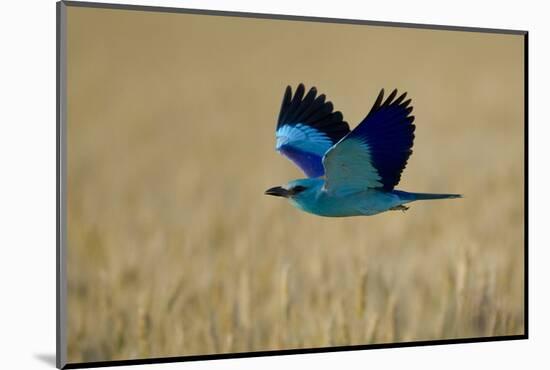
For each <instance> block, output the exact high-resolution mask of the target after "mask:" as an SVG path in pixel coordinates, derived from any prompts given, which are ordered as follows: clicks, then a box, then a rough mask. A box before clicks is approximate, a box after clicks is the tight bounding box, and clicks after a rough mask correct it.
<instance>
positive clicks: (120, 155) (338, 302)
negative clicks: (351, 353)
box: [67, 7, 525, 362]
mask: <svg viewBox="0 0 550 370" xmlns="http://www.w3.org/2000/svg"><path fill="white" fill-rule="evenodd" d="M299 82H304V83H305V84H306V87H310V86H312V85H314V86H317V88H318V89H319V91H320V92H321V93H325V94H327V96H328V98H329V100H331V101H332V102H333V103H334V105H335V107H336V109H338V110H341V111H342V112H343V114H344V117H345V119H346V120H347V121H348V122H349V123H350V126H351V127H355V125H357V123H358V122H359V121H360V120H361V119H362V118H363V117H364V115H365V114H366V113H367V112H368V110H369V109H370V107H371V105H372V103H373V102H374V99H375V98H376V95H377V94H378V92H379V89H380V88H386V91H388V90H391V89H393V88H394V87H396V88H399V89H400V90H401V91H408V92H409V95H410V97H412V99H413V105H414V109H415V110H414V115H415V116H416V122H415V123H416V125H417V130H416V140H415V146H414V153H413V155H412V157H411V159H410V160H409V164H408V166H407V168H406V170H405V172H404V174H403V176H402V181H401V183H400V184H399V186H398V188H399V189H403V190H408V191H422V192H449V193H462V194H464V195H465V198H464V199H460V200H449V201H434V202H423V203H420V202H419V203H413V204H412V205H411V209H410V210H409V211H407V212H406V213H402V212H387V213H385V214H381V215H378V216H374V217H359V218H344V219H329V218H321V217H316V216H312V215H308V214H305V213H302V212H300V211H298V210H296V209H294V208H292V207H291V206H290V205H289V204H287V203H286V202H284V201H282V200H281V199H275V198H273V197H266V196H264V195H263V192H264V190H265V189H267V188H268V187H271V186H274V185H280V184H282V183H285V182H287V181H288V180H290V179H294V178H299V177H302V174H301V173H300V172H299V170H298V169H297V168H295V167H294V166H293V165H292V164H291V163H290V162H289V161H287V160H286V159H285V158H283V157H282V156H280V155H278V154H277V153H276V152H275V151H274V128H275V121H276V117H277V114H278V109H279V107H280V102H281V98H282V94H283V91H284V88H285V87H286V85H287V84H291V85H293V86H294V87H295V86H296V85H297V84H298V83H299ZM523 114H524V111H523V38H522V37H521V36H514V35H496V34H482V33H473V32H451V31H431V30H418V29H404V28H389V27H374V26H358V25H342V24H326V23H323V24H322V23H313V22H292V21H281V20H258V19H246V18H235V17H218V16H197V15H185V14H168V13H147V12H136V11H123V10H102V9H85V8H73V7H69V9H68V124H67V129H68V192H67V196H68V228H67V230H68V251H67V255H68V266H67V267H68V308H67V311H68V319H67V321H68V360H69V362H79V361H101V360H118V359H132V358H146V357H164V356H183V355H196V354H209V353H224V352H242V351H260V350H275V349H290V348H311V347H325V346H334V345H353V344H369V343H388V342H402V341H417V340H430V339H446V338H467V337H480V336H495V335H513V334H522V333H523V332H524V322H523V317H524V311H523V310H524V307H523V300H524V290H523V286H524V280H523V276H524V269H523V266H524V254H523V248H524V237H525V235H524V229H523V217H524V202H523V192H524V180H523V171H524V168H523V166H524V155H523V140H524V138H523V125H524V122H523Z"/></svg>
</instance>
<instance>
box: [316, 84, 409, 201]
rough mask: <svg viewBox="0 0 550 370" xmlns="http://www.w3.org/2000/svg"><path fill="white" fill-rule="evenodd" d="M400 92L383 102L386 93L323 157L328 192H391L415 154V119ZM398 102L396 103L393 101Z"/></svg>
mask: <svg viewBox="0 0 550 370" xmlns="http://www.w3.org/2000/svg"><path fill="white" fill-rule="evenodd" d="M396 95H397V90H393V92H392V93H391V94H390V95H389V96H388V98H387V99H386V100H385V101H384V102H383V99H384V90H382V91H380V94H379V95H378V98H377V99H376V102H375V103H374V105H373V106H372V108H371V110H370V112H369V114H368V115H367V117H365V119H364V120H363V121H362V122H361V123H360V124H359V125H358V126H357V127H356V128H355V129H354V130H353V131H352V132H350V133H349V134H348V135H347V136H346V137H345V138H343V139H342V140H341V141H340V142H338V143H337V144H336V145H335V146H334V147H332V148H331V149H330V150H329V151H328V152H327V153H326V155H325V157H324V158H323V165H324V167H325V171H326V182H325V188H326V189H327V191H337V192H340V191H342V192H347V191H358V190H363V189H367V188H382V189H384V190H392V189H393V188H394V187H395V186H396V185H397V184H398V183H399V180H400V178H401V172H402V171H403V169H404V168H405V166H406V165H407V160H408V159H409V156H410V155H411V153H412V150H411V148H412V146H413V140H414V129H415V126H414V125H413V121H414V116H411V115H410V113H411V112H412V109H413V108H412V106H409V104H410V102H411V100H410V99H409V100H406V101H404V100H405V97H406V95H407V93H404V94H402V95H401V96H399V97H398V98H397V99H395V97H396ZM394 99H395V100H394Z"/></svg>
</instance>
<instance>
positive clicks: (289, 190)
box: [265, 179, 322, 200]
mask: <svg viewBox="0 0 550 370" xmlns="http://www.w3.org/2000/svg"><path fill="white" fill-rule="evenodd" d="M319 180H320V179H299V180H293V181H290V182H289V183H288V184H286V185H283V186H275V187H272V188H269V189H267V190H266V191H265V194H266V195H273V196H276V197H284V198H290V199H294V200H297V199H300V198H302V197H307V196H308V195H309V194H311V192H312V191H315V190H317V188H318V187H319V184H322V180H321V181H319Z"/></svg>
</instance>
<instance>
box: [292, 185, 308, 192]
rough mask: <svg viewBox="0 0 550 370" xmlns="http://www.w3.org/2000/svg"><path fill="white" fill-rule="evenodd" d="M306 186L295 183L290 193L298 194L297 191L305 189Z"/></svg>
mask: <svg viewBox="0 0 550 370" xmlns="http://www.w3.org/2000/svg"><path fill="white" fill-rule="evenodd" d="M306 189H307V188H306V187H305V186H302V185H296V186H295V187H293V188H292V194H298V193H301V192H302V191H304V190H306Z"/></svg>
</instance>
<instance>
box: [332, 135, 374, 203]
mask: <svg viewBox="0 0 550 370" xmlns="http://www.w3.org/2000/svg"><path fill="white" fill-rule="evenodd" d="M323 165H324V167H325V175H326V180H325V189H326V190H327V191H329V192H333V193H338V194H342V193H349V192H355V191H360V190H366V189H368V188H378V187H381V186H382V182H381V177H380V175H379V174H378V171H377V170H376V168H375V167H374V166H373V164H372V158H371V154H370V150H369V145H368V144H367V143H365V142H363V141H361V140H358V139H355V138H347V139H346V138H343V139H342V140H341V141H340V142H338V143H337V144H336V145H334V146H333V147H332V148H331V149H330V150H329V151H328V152H327V153H326V154H325V156H324V158H323Z"/></svg>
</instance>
